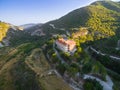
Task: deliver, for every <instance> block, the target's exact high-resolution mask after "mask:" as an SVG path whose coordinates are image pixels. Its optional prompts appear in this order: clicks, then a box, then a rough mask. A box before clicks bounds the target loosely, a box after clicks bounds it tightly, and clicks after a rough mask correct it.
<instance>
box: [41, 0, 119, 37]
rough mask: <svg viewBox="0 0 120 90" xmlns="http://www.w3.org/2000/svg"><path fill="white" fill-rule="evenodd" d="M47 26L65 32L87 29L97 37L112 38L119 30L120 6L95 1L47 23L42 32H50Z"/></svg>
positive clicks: (110, 2)
mask: <svg viewBox="0 0 120 90" xmlns="http://www.w3.org/2000/svg"><path fill="white" fill-rule="evenodd" d="M49 24H54V25H55V27H57V28H65V29H67V30H69V29H71V28H79V27H87V28H89V29H90V31H92V32H93V33H94V35H96V34H98V35H97V36H98V37H108V36H113V35H115V32H116V31H117V30H119V28H120V5H119V3H118V2H112V1H97V2H94V3H92V4H91V5H89V6H86V7H83V8H79V9H76V10H74V11H72V12H70V13H68V14H67V15H65V16H63V17H61V18H59V19H57V20H54V21H50V22H48V23H47V24H45V25H43V28H44V29H45V30H44V32H47V31H49V32H50V30H51V28H50V27H49ZM46 27H47V28H46ZM52 31H53V30H51V32H52Z"/></svg>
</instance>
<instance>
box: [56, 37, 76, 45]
mask: <svg viewBox="0 0 120 90" xmlns="http://www.w3.org/2000/svg"><path fill="white" fill-rule="evenodd" d="M57 41H58V42H59V43H61V44H63V45H69V46H70V45H76V43H75V41H73V40H65V39H63V38H60V39H58V40H57Z"/></svg>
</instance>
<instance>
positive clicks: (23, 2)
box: [0, 0, 120, 25]
mask: <svg viewBox="0 0 120 90" xmlns="http://www.w3.org/2000/svg"><path fill="white" fill-rule="evenodd" d="M94 1H95V0H0V20H1V21H4V22H8V23H11V24H14V25H23V24H29V23H45V22H48V21H50V20H55V19H58V18H60V17H61V16H64V15H66V14H67V13H69V12H70V11H72V10H74V9H77V8H80V7H83V6H87V5H89V4H90V3H92V2H94ZM113 1H120V0H113Z"/></svg>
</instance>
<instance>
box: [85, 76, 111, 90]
mask: <svg viewBox="0 0 120 90" xmlns="http://www.w3.org/2000/svg"><path fill="white" fill-rule="evenodd" d="M87 78H90V79H96V80H97V81H98V82H99V83H100V84H101V85H102V86H103V90H113V89H112V87H113V82H112V80H111V78H110V77H109V76H106V82H105V81H102V80H101V79H99V78H96V77H94V76H90V75H84V79H87Z"/></svg>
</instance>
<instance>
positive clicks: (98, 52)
mask: <svg viewBox="0 0 120 90" xmlns="http://www.w3.org/2000/svg"><path fill="white" fill-rule="evenodd" d="M89 48H90V49H91V50H92V51H94V52H95V53H97V54H100V55H102V56H106V55H107V56H109V57H110V58H111V59H115V60H119V61H120V58H119V57H115V56H112V55H109V54H105V53H102V52H100V51H97V50H96V49H94V48H93V47H89Z"/></svg>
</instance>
